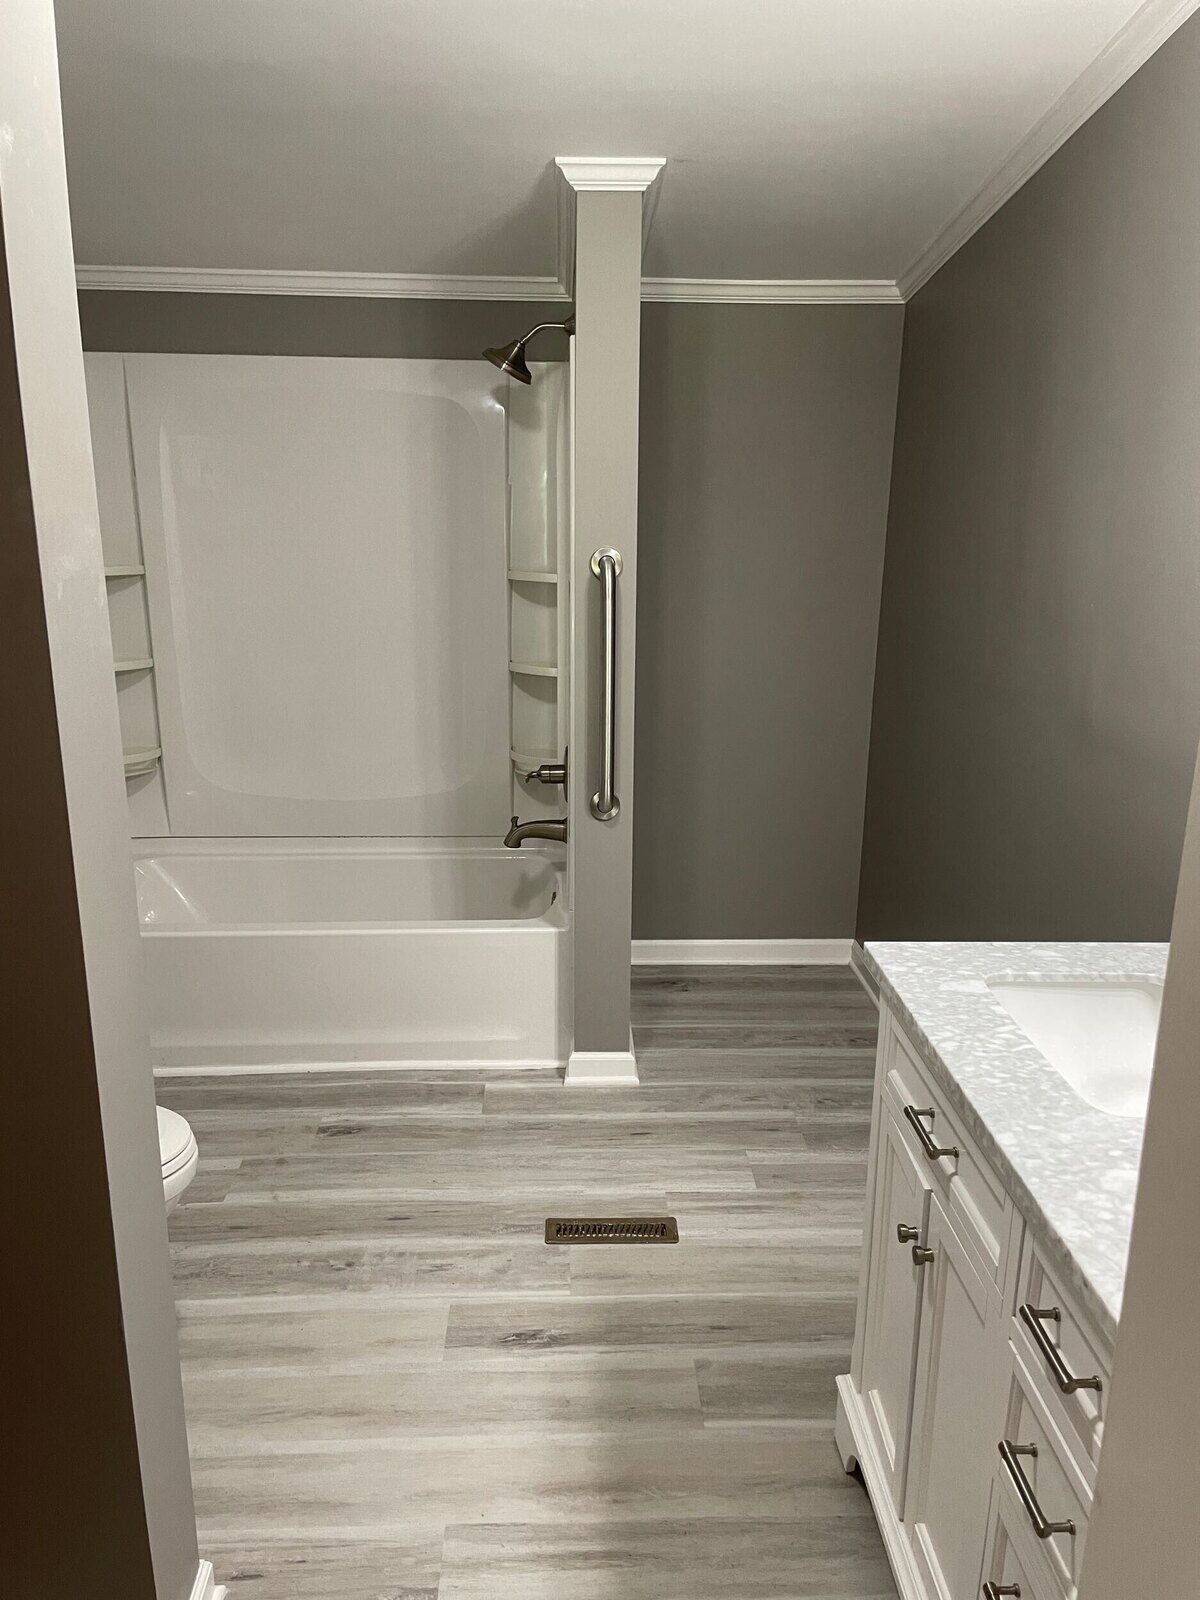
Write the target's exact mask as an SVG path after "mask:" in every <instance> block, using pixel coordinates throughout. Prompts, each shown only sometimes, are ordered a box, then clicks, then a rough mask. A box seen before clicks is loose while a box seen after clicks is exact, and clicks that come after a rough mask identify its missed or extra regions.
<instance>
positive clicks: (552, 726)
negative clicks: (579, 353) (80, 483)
mask: <svg viewBox="0 0 1200 1600" xmlns="http://www.w3.org/2000/svg"><path fill="white" fill-rule="evenodd" d="M88 381H89V400H90V406H91V412H92V431H93V440H94V449H95V454H96V461H97V474H98V479H99V481H100V484H101V486H102V491H103V492H102V496H101V525H102V532H103V539H104V545H105V560H106V566H107V569H108V577H109V580H110V581H109V585H108V587H109V606H110V618H111V622H112V629H113V641H114V658H115V662H116V664H117V672H118V677H117V684H118V699H119V704H120V709H121V713H122V724H123V738H124V742H125V745H126V753H127V760H126V772H127V782H128V786H129V797H130V807H131V824H132V826H131V831H132V833H133V835H134V856H135V869H136V876H137V886H138V902H139V914H140V918H141V927H142V945H143V949H144V951H145V956H146V964H147V972H148V978H149V985H148V987H149V998H150V1029H151V1044H152V1050H153V1055H154V1061H155V1064H156V1066H157V1067H158V1068H159V1069H160V1070H162V1069H165V1070H172V1069H179V1068H184V1067H186V1068H189V1069H193V1070H209V1071H228V1070H237V1069H266V1070H272V1069H282V1068H297V1067H300V1068H303V1067H313V1066H321V1067H340V1066H353V1065H361V1064H363V1063H370V1064H373V1065H380V1064H388V1065H396V1066H407V1065H423V1066H428V1065H430V1064H431V1063H435V1064H445V1065H448V1066H479V1065H493V1066H501V1065H502V1066H508V1067H513V1066H524V1065H533V1066H541V1067H545V1066H548V1065H559V1064H561V1063H562V1062H564V1061H565V1059H566V1057H567V1054H568V1053H569V1015H570V993H571V991H570V984H571V973H572V968H571V949H570V941H571V928H570V919H569V916H568V911H567V906H568V903H569V898H570V897H569V893H568V888H567V865H566V859H565V856H566V853H565V851H564V850H563V849H562V848H561V847H559V848H558V849H557V850H555V849H538V850H531V849H530V848H528V847H526V848H525V849H523V850H522V851H520V852H519V853H518V852H514V851H508V850H504V849H503V848H501V847H500V842H499V841H500V839H501V838H502V837H503V835H504V832H505V829H506V828H507V827H508V823H509V818H510V816H511V815H512V814H513V812H514V811H516V810H518V808H519V809H520V810H521V811H522V813H523V814H525V815H527V816H528V815H533V816H535V817H536V816H538V815H540V814H541V813H542V812H545V813H546V814H551V813H552V812H553V811H554V810H555V809H556V808H557V805H558V799H557V792H556V791H550V790H544V789H543V787H542V786H541V785H540V784H529V783H528V777H527V774H528V771H529V768H530V766H531V765H532V764H534V763H533V762H532V761H531V756H532V757H536V759H537V760H539V761H540V760H542V759H561V756H562V751H563V749H564V748H565V742H566V740H565V726H564V724H565V706H564V705H563V703H562V699H563V695H564V693H565V685H566V674H565V670H564V672H563V676H562V678H560V677H559V663H560V660H561V659H562V649H563V646H562V639H561V634H562V631H563V615H564V613H563V612H561V611H560V608H559V606H558V603H557V597H558V590H559V588H560V585H559V582H558V580H559V577H560V574H561V577H562V580H563V581H562V585H561V587H562V589H563V590H564V591H565V590H566V588H567V576H568V575H567V571H566V566H567V552H568V533H567V528H568V510H567V506H568V495H567V475H568V467H567V447H566V438H567V427H568V409H567V407H568V400H567V388H568V386H567V382H566V368H565V366H563V365H561V364H552V365H550V366H548V367H547V366H544V365H542V366H539V367H537V368H536V369H535V371H534V374H533V381H532V383H531V384H529V385H526V384H524V383H514V382H510V380H509V378H508V377H507V376H505V375H502V374H499V373H497V372H496V371H495V370H494V369H493V368H492V367H489V366H488V365H487V363H486V362H484V361H482V360H480V361H471V362H466V361H426V360H411V361H410V360H373V359H367V360H355V359H341V358H338V359H332V358H315V357H311V358H310V357H303V358H282V357H247V356H168V355H135V354H129V355H104V356H93V357H89V358H88ZM160 752H161V760H158V759H157V758H158V757H159V754H160ZM133 754H136V755H138V756H139V757H142V758H143V759H141V760H139V761H138V762H136V763H134V762H132V761H131V760H130V756H131V755H133ZM531 791H532V792H531Z"/></svg>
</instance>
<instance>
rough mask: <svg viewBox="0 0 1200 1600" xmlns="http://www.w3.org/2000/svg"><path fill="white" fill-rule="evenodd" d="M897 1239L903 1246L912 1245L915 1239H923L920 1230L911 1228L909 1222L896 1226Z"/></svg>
mask: <svg viewBox="0 0 1200 1600" xmlns="http://www.w3.org/2000/svg"><path fill="white" fill-rule="evenodd" d="M896 1237H897V1239H899V1241H900V1243H901V1244H911V1243H912V1242H913V1240H914V1239H919V1238H920V1237H921V1230H920V1228H910V1227H909V1225H908V1223H907V1222H899V1223H897V1224H896Z"/></svg>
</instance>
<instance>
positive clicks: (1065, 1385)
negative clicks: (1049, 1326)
mask: <svg viewBox="0 0 1200 1600" xmlns="http://www.w3.org/2000/svg"><path fill="white" fill-rule="evenodd" d="M1017 1315H1018V1316H1019V1317H1020V1319H1021V1321H1022V1322H1023V1323H1024V1324H1025V1326H1026V1327H1027V1328H1028V1329H1029V1337H1030V1338H1031V1339H1032V1340H1033V1342H1034V1344H1035V1345H1037V1347H1038V1350H1039V1351H1040V1353H1041V1356H1042V1359H1043V1361H1045V1363H1046V1365H1047V1366H1048V1367H1049V1368H1050V1375H1051V1377H1052V1378H1053V1379H1054V1381H1055V1383H1056V1384H1057V1385H1058V1387H1059V1388H1060V1389H1061V1390H1062V1392H1063V1393H1064V1394H1074V1393H1075V1391H1076V1389H1102V1388H1103V1387H1104V1385H1103V1384H1102V1383H1101V1381H1100V1379H1099V1378H1097V1377H1090V1378H1077V1377H1076V1376H1075V1374H1074V1373H1073V1372H1072V1371H1071V1369H1070V1367H1069V1366H1068V1365H1067V1364H1066V1362H1065V1361H1064V1360H1063V1358H1062V1352H1061V1351H1060V1350H1059V1348H1058V1346H1057V1345H1056V1344H1055V1343H1054V1340H1053V1339H1052V1338H1051V1337H1050V1335H1049V1334H1048V1333H1047V1332H1046V1330H1045V1328H1043V1327H1042V1323H1043V1322H1061V1321H1062V1312H1061V1311H1060V1310H1059V1309H1058V1307H1057V1306H1042V1307H1038V1306H1034V1305H1029V1304H1028V1303H1027V1304H1025V1305H1023V1306H1018V1307H1017Z"/></svg>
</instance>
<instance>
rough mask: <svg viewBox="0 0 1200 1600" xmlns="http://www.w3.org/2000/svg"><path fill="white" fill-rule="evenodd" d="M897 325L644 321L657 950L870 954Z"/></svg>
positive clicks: (645, 561) (644, 690)
mask: <svg viewBox="0 0 1200 1600" xmlns="http://www.w3.org/2000/svg"><path fill="white" fill-rule="evenodd" d="M902 321H903V310H902V308H901V307H899V306H711V305H708V306H705V305H696V306H661V305H648V306H646V307H645V308H644V309H643V314H642V324H643V326H642V438H641V459H642V469H641V494H640V503H639V522H640V535H639V553H640V572H639V585H640V592H639V601H638V687H637V694H638V716H637V822H636V828H635V831H634V908H633V926H634V933H635V936H637V937H639V938H645V939H655V938H657V939H686V938H715V939H738V938H837V937H849V936H850V935H851V933H852V932H853V929H854V912H855V904H856V897H857V892H858V867H859V849H860V845H861V840H862V817H863V798H864V792H865V785H866V765H867V747H868V739H869V730H870V716H871V685H872V678H873V672H874V661H875V635H876V627H877V623H878V613H879V586H880V578H881V574H882V569H883V548H884V532H885V526H886V519H887V492H888V474H889V470H890V463H891V450H892V431H893V425H894V421H895V401H896V382H897V376H898V364H899V356H900V335H901V327H902Z"/></svg>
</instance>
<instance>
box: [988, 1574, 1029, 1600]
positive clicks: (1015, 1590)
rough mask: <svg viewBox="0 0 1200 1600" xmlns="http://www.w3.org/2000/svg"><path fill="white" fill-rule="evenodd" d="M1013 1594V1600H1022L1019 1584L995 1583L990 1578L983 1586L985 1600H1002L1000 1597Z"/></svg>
mask: <svg viewBox="0 0 1200 1600" xmlns="http://www.w3.org/2000/svg"><path fill="white" fill-rule="evenodd" d="M1004 1594H1011V1595H1012V1597H1013V1600H1021V1585H1020V1584H1019V1583H993V1582H992V1581H991V1579H990V1578H989V1579H988V1581H987V1582H986V1583H985V1584H984V1586H983V1600H1000V1596H1001V1595H1004Z"/></svg>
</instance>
